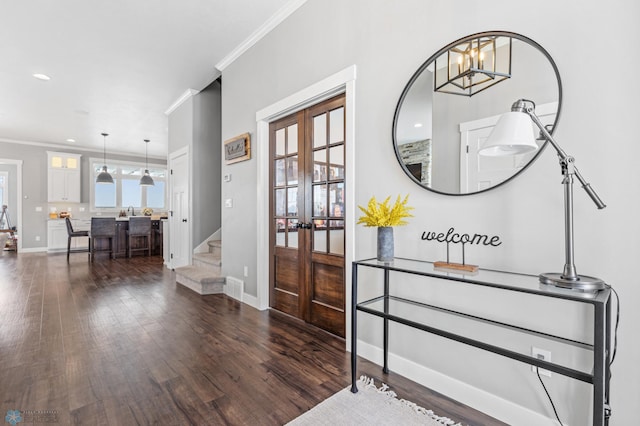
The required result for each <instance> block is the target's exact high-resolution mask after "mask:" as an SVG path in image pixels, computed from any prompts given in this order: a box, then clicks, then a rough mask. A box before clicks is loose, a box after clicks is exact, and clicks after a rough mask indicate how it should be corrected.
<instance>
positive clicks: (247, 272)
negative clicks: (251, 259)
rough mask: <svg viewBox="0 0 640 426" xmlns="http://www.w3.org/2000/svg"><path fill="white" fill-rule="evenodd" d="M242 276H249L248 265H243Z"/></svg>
mask: <svg viewBox="0 0 640 426" xmlns="http://www.w3.org/2000/svg"><path fill="white" fill-rule="evenodd" d="M244 276H245V277H248V276H249V267H248V266H245V267H244Z"/></svg>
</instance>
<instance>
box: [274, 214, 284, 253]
mask: <svg viewBox="0 0 640 426" xmlns="http://www.w3.org/2000/svg"><path fill="white" fill-rule="evenodd" d="M285 226H286V222H285V219H276V226H275V228H274V229H275V230H276V245H277V246H280V247H284V246H285V244H286V243H287V241H286V235H287V234H286V229H285Z"/></svg>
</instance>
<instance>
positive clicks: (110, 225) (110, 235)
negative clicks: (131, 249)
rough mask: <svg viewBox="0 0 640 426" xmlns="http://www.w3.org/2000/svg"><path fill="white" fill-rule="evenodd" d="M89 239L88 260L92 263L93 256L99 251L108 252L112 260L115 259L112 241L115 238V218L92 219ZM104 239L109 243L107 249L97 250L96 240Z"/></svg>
mask: <svg viewBox="0 0 640 426" xmlns="http://www.w3.org/2000/svg"><path fill="white" fill-rule="evenodd" d="M89 237H90V238H89V258H90V259H91V261H92V262H93V259H94V257H95V254H96V253H97V252H101V251H108V252H109V254H110V256H111V257H112V258H114V259H115V258H116V257H115V250H114V245H115V244H114V240H115V238H116V218H115V217H92V218H91V232H90V233H89ZM105 239H106V240H108V241H109V248H97V247H96V240H105Z"/></svg>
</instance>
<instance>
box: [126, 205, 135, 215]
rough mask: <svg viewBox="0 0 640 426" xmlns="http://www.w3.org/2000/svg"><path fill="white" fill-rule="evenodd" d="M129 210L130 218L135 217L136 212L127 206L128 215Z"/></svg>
mask: <svg viewBox="0 0 640 426" xmlns="http://www.w3.org/2000/svg"><path fill="white" fill-rule="evenodd" d="M129 210H131V216H135V215H136V212H135V211H134V210H133V206H129V207H128V208H127V213H129Z"/></svg>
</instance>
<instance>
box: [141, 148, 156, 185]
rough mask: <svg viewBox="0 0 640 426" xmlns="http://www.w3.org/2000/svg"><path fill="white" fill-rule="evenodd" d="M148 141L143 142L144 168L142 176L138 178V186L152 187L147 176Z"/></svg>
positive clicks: (151, 181) (151, 182)
mask: <svg viewBox="0 0 640 426" xmlns="http://www.w3.org/2000/svg"><path fill="white" fill-rule="evenodd" d="M149 142H151V141H150V140H149V139H145V140H144V159H145V167H144V174H143V175H142V177H141V178H140V186H154V185H155V183H154V182H153V178H152V177H151V175H150V174H149V149H148V147H149Z"/></svg>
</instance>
